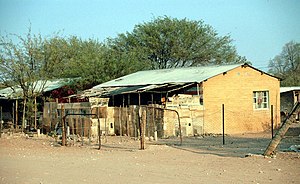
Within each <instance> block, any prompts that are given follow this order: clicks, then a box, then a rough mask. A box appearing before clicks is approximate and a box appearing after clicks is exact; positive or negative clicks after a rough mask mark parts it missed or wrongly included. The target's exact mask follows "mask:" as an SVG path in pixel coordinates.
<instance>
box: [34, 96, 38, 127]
mask: <svg viewBox="0 0 300 184" xmlns="http://www.w3.org/2000/svg"><path fill="white" fill-rule="evenodd" d="M36 120H37V107H36V97H34V129H35V130H36V128H37V126H36Z"/></svg>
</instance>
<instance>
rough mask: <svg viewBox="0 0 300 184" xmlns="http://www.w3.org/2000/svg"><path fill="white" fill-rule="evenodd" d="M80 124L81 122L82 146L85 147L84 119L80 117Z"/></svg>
mask: <svg viewBox="0 0 300 184" xmlns="http://www.w3.org/2000/svg"><path fill="white" fill-rule="evenodd" d="M80 122H81V146H83V141H84V139H83V136H84V119H83V118H82V117H81V116H80Z"/></svg>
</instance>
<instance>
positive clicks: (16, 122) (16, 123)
mask: <svg viewBox="0 0 300 184" xmlns="http://www.w3.org/2000/svg"><path fill="white" fill-rule="evenodd" d="M15 113H16V121H15V125H16V126H15V130H16V131H15V132H17V130H18V121H19V120H18V115H19V112H18V99H16V112H15Z"/></svg>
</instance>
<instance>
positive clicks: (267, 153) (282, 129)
mask: <svg viewBox="0 0 300 184" xmlns="http://www.w3.org/2000/svg"><path fill="white" fill-rule="evenodd" d="M299 107H300V102H296V103H295V105H294V107H293V109H292V110H291V112H290V113H289V115H288V117H287V119H286V120H285V121H284V123H283V125H282V126H281V127H280V128H279V130H278V132H277V133H276V135H275V136H274V138H273V139H272V141H271V142H270V144H269V146H268V147H267V149H266V151H265V152H264V156H270V155H271V154H273V153H274V151H275V149H276V148H277V146H278V144H279V143H280V141H281V139H282V138H283V136H284V135H285V133H286V132H287V131H288V129H289V128H290V126H291V124H292V123H293V122H294V121H295V118H294V116H293V114H294V112H296V111H297V110H298V109H299Z"/></svg>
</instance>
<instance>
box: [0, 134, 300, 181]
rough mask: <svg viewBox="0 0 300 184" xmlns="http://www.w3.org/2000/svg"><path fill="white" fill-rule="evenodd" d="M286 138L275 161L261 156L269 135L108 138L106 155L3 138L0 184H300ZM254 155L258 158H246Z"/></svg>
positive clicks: (298, 158)
mask: <svg viewBox="0 0 300 184" xmlns="http://www.w3.org/2000/svg"><path fill="white" fill-rule="evenodd" d="M299 139H300V138H299V137H298V136H292V137H287V138H285V139H284V140H283V141H282V143H281V144H280V146H279V150H278V151H277V154H276V156H275V157H273V158H265V157H263V156H260V154H262V153H263V152H264V150H265V148H266V146H267V145H268V143H269V141H270V135H268V134H247V135H235V136H226V139H225V140H226V144H225V145H222V137H220V136H205V137H191V138H184V139H183V144H182V145H179V139H178V138H170V139H161V140H159V141H158V142H149V141H148V142H146V149H145V150H139V146H140V144H139V141H137V140H134V139H133V138H128V137H107V139H106V141H105V139H103V145H102V148H101V150H97V147H98V146H97V144H96V143H92V145H91V146H88V145H87V144H84V146H80V145H81V144H80V143H77V144H76V145H73V146H67V147H62V146H60V145H59V144H58V143H57V142H56V141H55V139H53V138H51V137H48V136H41V137H25V136H22V135H20V134H13V135H7V134H5V135H2V138H1V139H0V183H9V184H11V183H30V184H34V183H261V184H264V183H299V181H300V153H295V152H283V150H286V149H287V148H288V147H289V146H290V145H293V144H298V145H299V144H300V140H299ZM249 153H251V154H254V155H253V156H247V157H245V155H247V154H248V155H249Z"/></svg>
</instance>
